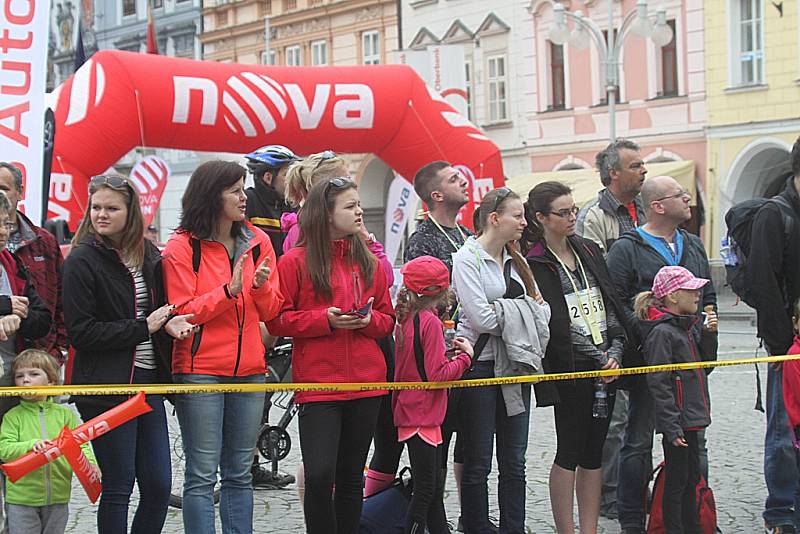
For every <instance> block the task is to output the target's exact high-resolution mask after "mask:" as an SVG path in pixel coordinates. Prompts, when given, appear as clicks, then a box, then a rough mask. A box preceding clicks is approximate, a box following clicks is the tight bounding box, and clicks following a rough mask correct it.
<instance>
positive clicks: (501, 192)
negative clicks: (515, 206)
mask: <svg viewBox="0 0 800 534" xmlns="http://www.w3.org/2000/svg"><path fill="white" fill-rule="evenodd" d="M510 194H511V189H510V188H508V187H500V188H498V189H497V196H496V197H494V207H493V208H492V211H490V212H489V213H494V212H495V211H497V208H499V207H500V204H502V203H503V202H505V200H506V199H507V198H508V195H510Z"/></svg>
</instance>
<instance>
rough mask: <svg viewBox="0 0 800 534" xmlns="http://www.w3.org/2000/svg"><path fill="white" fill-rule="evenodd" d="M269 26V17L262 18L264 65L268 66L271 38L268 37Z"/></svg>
mask: <svg viewBox="0 0 800 534" xmlns="http://www.w3.org/2000/svg"><path fill="white" fill-rule="evenodd" d="M270 33H271V32H270V25H269V17H264V64H265V65H270V62H269V61H270V59H269V58H270V55H269V52H270V49H271V48H272V46H271V36H270Z"/></svg>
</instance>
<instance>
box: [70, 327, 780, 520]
mask: <svg viewBox="0 0 800 534" xmlns="http://www.w3.org/2000/svg"><path fill="white" fill-rule="evenodd" d="M742 325H744V326H741V327H739V326H728V327H727V328H728V330H727V331H723V332H722V336H721V347H720V350H721V351H722V352H724V353H725V354H723V355H722V356H721V357H722V358H735V357H748V356H751V355H752V354H753V351H754V349H755V346H756V341H755V335H754V331H753V329H752V328H750V327H749V326H747V325H746V323H742ZM763 367H764V366H763V365H762V368H763ZM762 371H763V369H762ZM762 374H763V375H764V377H763V379H762V383H763V384H764V385H765V384H766V372H764V373H762ZM710 383H711V395H712V416H713V420H714V422H713V424H712V425H711V427H710V429H709V430H708V448H709V464H710V471H711V474H710V479H711V480H710V483H711V486H712V488H713V489H714V492H715V496H716V500H717V507H718V514H719V526H720V528H721V529H722V531H723V532H725V533H726V534H729V533H743V534H752V533H756V532H763V526H762V525H763V523H762V520H761V511H762V508H763V503H764V499H765V497H766V490H765V487H764V480H763V475H762V462H763V439H764V428H765V424H766V423H765V417H764V415H763V414H761V413H760V412H757V411H755V410H753V406H754V404H755V370H754V368H753V366H747V367H739V366H737V367H725V368H721V369H718V370H716V371H715V372H714V373H713V374H712V375H711V376H710ZM272 416H273V419H275V420H277V417H278V411H277V410H275V409H273V413H272ZM290 430H291V435H292V438H293V440H294V448H293V449H292V452H291V453H290V455H289V457H288V458H287V459H286V460H285V461H283V462H281V470H284V471H286V472H289V473H294V472H295V470H296V468H297V465H298V462H299V459H300V452H299V445H298V441H297V425H296V421H295V422H293V424H292V427H291V429H290ZM656 443H657V445H656V447H655V450H654V458H655V459H657V461H660V459H661V457H662V454H661V447H660V444H659V443H660V441H659V440H656ZM554 451H555V431H554V428H553V420H552V409H539V410H534V414H533V417H532V422H531V432H530V441H529V446H528V501H527V502H528V504H527V525H528V530H529V532H534V533H537V534H538V533H550V532H555V530H554V527H553V521H552V516H551V513H550V504H549V498H548V489H547V478H548V473H549V469H550V465H551V464H552V461H553V457H554ZM403 463H404V464H407V463H408V461H407V458H404V459H403ZM495 474H496V468H495V470H494V472H493V476H494V475H495ZM490 491H491V492H492V494H491V496H490V505H491V508H492V511H491V513H492V515H494V516H497V515H498V512H497V495H496V484H494V483H490ZM445 502H446V507H447V512H448V517H450V518H451V519H455V518H457V516H458V499H457V496H456V492H455V487H454V485H453V482H452V479H451V478H450V479H449V480H448V485H447V488H446V496H445ZM134 503H135V500H134ZM134 506H135V504H134ZM131 509H132V510H133V509H134V508H133V506H132V507H131ZM95 513H96V507H95V506H93V505H91V504H89V503H88V502H87V500H86V498H85V495H84V493H83V490H82V489H81V488H80V487H75V488H74V493H73V504H72V506H71V517H70V523H69V526H68V528H67V531H68V532H79V533H82V534H83V533H86V532H94V531H95ZM217 530H218V532H221V528H220V527H219V522H218V523H217ZM254 531H255V532H257V533H266V532H269V533H302V532H303V531H304V528H303V513H302V510H301V508H300V504H299V501H298V498H297V494H296V492H295V490H294V486H290V488H289V489H284V490H273V491H271V490H257V491H256V492H255V513H254ZM164 532H165V533H170V534H171V533H180V532H183V527H182V524H181V514H180V511H179V510H175V509H173V508H170V510H169V514H168V516H167V523H166V526H165V528H164ZM599 532H600V533H601V534H608V533H614V534H616V533H618V532H619V526H618V525H617V523H616V522H613V521H609V520H606V519H601V524H600V530H599Z"/></svg>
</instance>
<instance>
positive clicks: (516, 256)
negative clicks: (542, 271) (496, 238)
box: [506, 242, 539, 298]
mask: <svg viewBox="0 0 800 534" xmlns="http://www.w3.org/2000/svg"><path fill="white" fill-rule="evenodd" d="M506 252H508V254H509V255H510V256H511V261H512V262H513V263H514V268H515V269H516V270H517V273H518V274H519V277H520V278H522V283H523V284H525V292H526V293H527V294H528V296H530V297H533V298H536V297H537V296H538V295H539V291H538V290H537V289H536V280H535V279H534V277H533V271H531V267H530V265H528V262H527V261H526V260H525V258H523V257H522V254H520V252H519V246H518V245H517V244H516V243H514V242H509V243H506Z"/></svg>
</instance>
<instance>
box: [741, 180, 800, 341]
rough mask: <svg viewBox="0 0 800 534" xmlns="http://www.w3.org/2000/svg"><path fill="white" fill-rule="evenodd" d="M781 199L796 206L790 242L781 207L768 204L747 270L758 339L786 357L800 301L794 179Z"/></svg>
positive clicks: (757, 222)
mask: <svg viewBox="0 0 800 534" xmlns="http://www.w3.org/2000/svg"><path fill="white" fill-rule="evenodd" d="M780 196H782V197H783V198H784V199H786V200H787V201H788V203H789V205H790V206H792V212H793V217H794V224H793V225H792V229H791V234H790V236H789V241H788V242H787V241H786V234H785V230H784V220H783V215H782V212H781V211H780V207H778V206H777V205H776V204H775V203H774V202H767V203H766V204H765V205H764V207H762V208H761V209H760V210H758V212H757V213H756V215H755V217H754V218H753V226H752V230H751V232H752V236H753V238H752V239H751V244H750V255H749V256H748V258H747V264H746V265H747V266H746V271H745V279H746V280H747V281H748V282H749V284H750V285H751V287H752V294H753V298H754V299H755V308H756V312H758V336H759V337H761V338H763V339H764V342H765V343H766V344H767V347H768V349H769V351H770V353H772V354H786V352H787V351H788V350H789V347H790V346H791V345H792V336H793V332H794V329H793V327H792V307H793V306H794V303H795V302H796V301H797V299H798V298H800V198H798V194H797V189H796V188H795V187H794V178H789V179H788V180H787V181H786V187H785V188H784V190H783V192H782V193H781V194H780Z"/></svg>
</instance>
